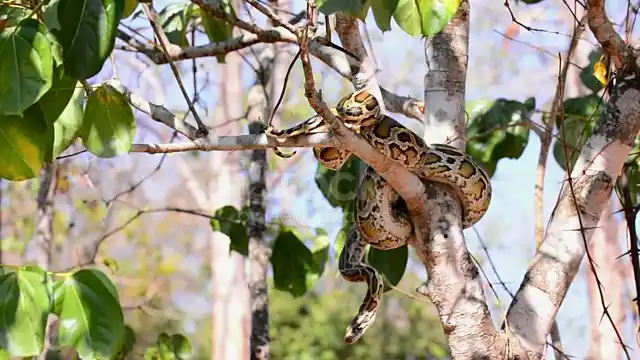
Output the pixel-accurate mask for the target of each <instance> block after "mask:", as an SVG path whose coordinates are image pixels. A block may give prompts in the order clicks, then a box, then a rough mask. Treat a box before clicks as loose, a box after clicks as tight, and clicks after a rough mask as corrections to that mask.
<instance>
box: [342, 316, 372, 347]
mask: <svg viewBox="0 0 640 360" xmlns="http://www.w3.org/2000/svg"><path fill="white" fill-rule="evenodd" d="M358 315H359V316H358V317H356V318H355V319H353V322H352V323H351V325H349V327H348V328H347V332H346V334H345V336H344V342H345V343H346V344H353V343H354V342H356V341H358V339H360V338H361V337H362V335H363V334H364V332H365V331H366V330H367V329H368V328H369V326H371V325H372V324H373V322H374V321H375V320H376V312H375V311H364V312H362V313H360V314H358Z"/></svg>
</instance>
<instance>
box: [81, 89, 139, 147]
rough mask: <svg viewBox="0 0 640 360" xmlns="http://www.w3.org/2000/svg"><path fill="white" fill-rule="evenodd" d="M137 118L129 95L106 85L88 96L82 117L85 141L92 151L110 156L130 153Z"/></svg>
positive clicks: (83, 138) (83, 139)
mask: <svg viewBox="0 0 640 360" xmlns="http://www.w3.org/2000/svg"><path fill="white" fill-rule="evenodd" d="M135 134H136V121H135V118H134V117H133V110H131V105H129V102H128V101H127V98H126V97H125V96H124V95H123V94H121V93H120V92H118V91H117V90H116V89H114V88H113V87H111V86H110V85H109V84H103V85H102V86H100V87H99V88H97V89H96V90H95V91H93V92H92V93H91V94H90V95H89V96H88V98H87V106H86V108H85V110H84V116H83V119H82V134H81V136H82V141H83V142H84V144H85V146H86V147H87V150H89V152H91V153H92V154H94V155H96V156H99V157H104V158H109V157H114V156H118V155H123V154H126V153H128V152H129V150H130V149H131V145H132V144H133V138H134V136H135Z"/></svg>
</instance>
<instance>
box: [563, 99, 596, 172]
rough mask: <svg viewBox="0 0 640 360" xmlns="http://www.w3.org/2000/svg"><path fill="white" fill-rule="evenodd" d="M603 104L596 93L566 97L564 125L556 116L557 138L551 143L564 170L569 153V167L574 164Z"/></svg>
mask: <svg viewBox="0 0 640 360" xmlns="http://www.w3.org/2000/svg"><path fill="white" fill-rule="evenodd" d="M604 106H605V104H604V103H603V101H602V100H601V99H600V97H599V96H598V95H595V94H594V95H587V96H583V97H578V98H573V99H568V100H566V101H565V102H564V104H563V109H564V111H563V114H564V126H563V123H562V117H561V116H560V115H559V116H558V117H557V118H556V127H557V129H558V139H556V141H555V142H554V145H553V156H554V157H555V159H556V161H557V162H558V165H560V167H561V168H562V169H563V170H566V164H567V160H566V159H567V158H566V156H565V144H566V154H568V155H569V167H570V168H572V167H573V165H574V164H575V162H576V160H577V159H578V156H579V155H580V151H581V150H582V146H583V145H584V144H585V143H586V142H587V139H588V138H589V136H591V131H592V130H593V126H594V124H595V122H596V120H597V119H598V117H599V116H600V114H601V113H602V111H603V110H604Z"/></svg>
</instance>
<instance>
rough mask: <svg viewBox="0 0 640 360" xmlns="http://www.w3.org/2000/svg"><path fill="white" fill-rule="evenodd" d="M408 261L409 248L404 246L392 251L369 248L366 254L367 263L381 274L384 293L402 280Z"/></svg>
mask: <svg viewBox="0 0 640 360" xmlns="http://www.w3.org/2000/svg"><path fill="white" fill-rule="evenodd" d="M408 261H409V247H408V246H407V245H406V244H405V245H403V246H401V247H399V248H397V249H393V250H378V249H376V248H370V249H369V252H368V254H367V262H368V263H369V264H370V265H371V266H373V267H374V268H376V270H378V271H379V272H380V273H381V274H382V278H383V279H384V291H385V292H386V291H389V290H391V289H392V286H397V285H398V283H399V282H400V280H402V276H403V275H404V272H405V270H406V268H407V262H408Z"/></svg>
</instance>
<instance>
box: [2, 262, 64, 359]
mask: <svg viewBox="0 0 640 360" xmlns="http://www.w3.org/2000/svg"><path fill="white" fill-rule="evenodd" d="M51 292H52V281H51V278H50V276H49V274H47V273H46V272H45V271H44V270H42V269H40V268H38V267H35V266H26V267H22V268H18V269H16V270H15V271H7V272H5V273H4V274H3V275H0V314H1V316H0V348H1V349H4V350H6V351H7V352H8V355H10V356H35V355H39V354H40V353H41V352H42V349H43V342H44V334H45V330H46V325H47V317H48V315H49V310H50V309H51Z"/></svg>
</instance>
